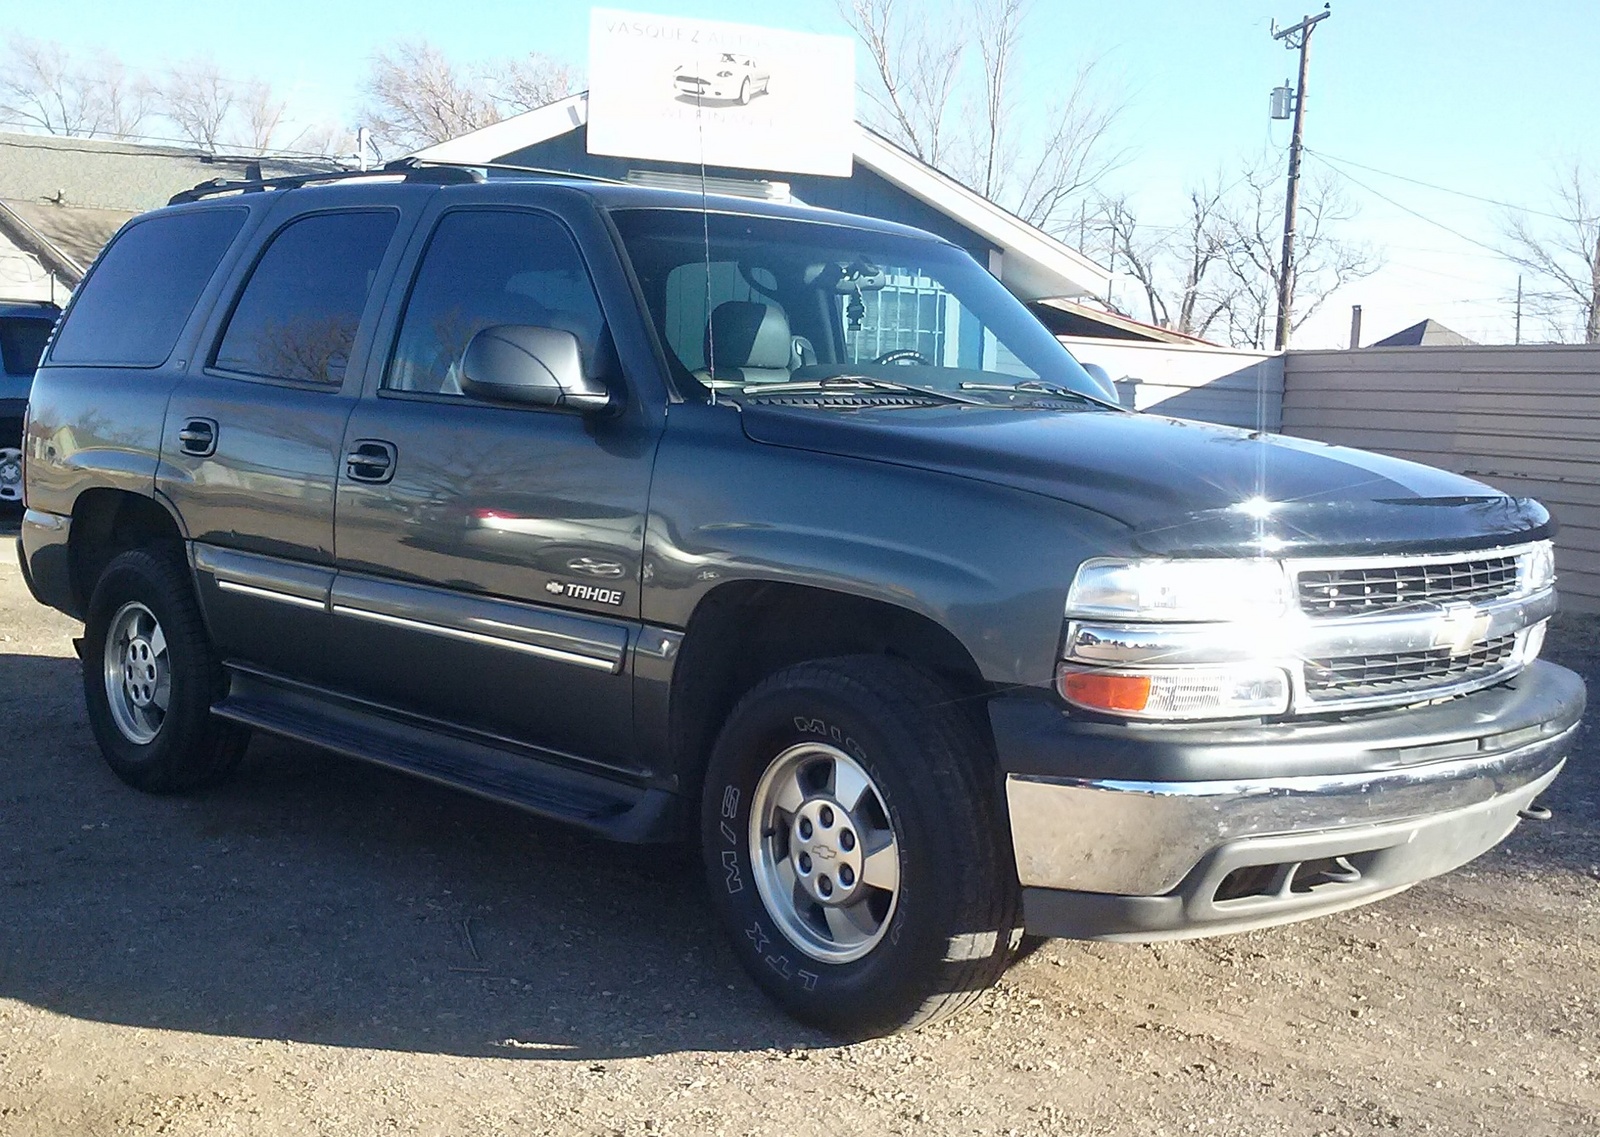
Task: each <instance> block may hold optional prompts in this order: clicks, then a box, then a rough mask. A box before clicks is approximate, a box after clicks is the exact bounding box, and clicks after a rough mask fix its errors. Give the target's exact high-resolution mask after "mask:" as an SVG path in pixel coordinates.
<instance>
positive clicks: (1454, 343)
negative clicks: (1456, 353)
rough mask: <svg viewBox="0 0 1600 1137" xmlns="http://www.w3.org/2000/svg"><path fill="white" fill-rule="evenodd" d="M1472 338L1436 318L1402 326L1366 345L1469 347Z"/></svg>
mask: <svg viewBox="0 0 1600 1137" xmlns="http://www.w3.org/2000/svg"><path fill="white" fill-rule="evenodd" d="M1473 342H1474V341H1472V340H1469V339H1468V338H1467V337H1466V336H1464V335H1462V334H1461V333H1460V332H1456V331H1451V330H1450V329H1449V328H1447V327H1445V326H1444V325H1443V324H1441V323H1440V322H1439V321H1438V320H1424V321H1422V323H1420V324H1412V325H1411V326H1410V327H1409V328H1402V329H1401V330H1400V331H1398V332H1396V333H1395V334H1394V335H1392V336H1387V337H1385V338H1383V339H1381V340H1379V341H1378V342H1377V343H1370V344H1368V345H1367V346H1368V347H1470V346H1473Z"/></svg>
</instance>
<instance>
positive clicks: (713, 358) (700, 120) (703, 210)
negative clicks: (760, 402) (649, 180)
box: [694, 53, 717, 406]
mask: <svg viewBox="0 0 1600 1137" xmlns="http://www.w3.org/2000/svg"><path fill="white" fill-rule="evenodd" d="M695 67H696V69H697V70H699V71H703V70H704V68H703V67H702V66H701V62H700V59H699V56H698V53H697V54H696V57H695ZM694 122H695V129H696V131H697V133H698V134H699V140H700V232H701V237H702V240H703V242H704V243H703V245H702V247H703V248H704V250H705V265H706V375H707V376H709V377H710V380H711V381H710V383H709V384H708V386H710V388H711V405H712V406H716V405H717V331H716V327H717V325H716V321H715V320H713V319H712V318H711V316H712V310H711V208H710V205H709V203H708V202H707V200H706V101H705V93H704V90H702V91H701V93H700V94H697V95H696V96H695V100H694Z"/></svg>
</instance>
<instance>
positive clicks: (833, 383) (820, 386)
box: [741, 375, 1009, 407]
mask: <svg viewBox="0 0 1600 1137" xmlns="http://www.w3.org/2000/svg"><path fill="white" fill-rule="evenodd" d="M961 385H962V386H963V387H965V386H967V384H965V383H963V384H961ZM841 387H846V388H848V387H857V388H866V389H867V390H872V391H895V392H899V393H902V394H908V395H922V396H924V397H926V398H929V399H942V400H944V401H945V402H947V403H964V404H966V405H967V406H972V407H986V406H989V405H990V404H988V403H986V402H984V401H983V400H982V399H969V398H967V397H966V396H965V395H958V394H956V393H955V392H954V391H941V390H939V389H938V388H937V387H918V386H916V385H914V384H911V383H900V382H896V381H895V380H893V379H875V378H873V377H872V376H870V375H829V376H827V377H826V378H823V379H791V380H789V381H788V382H785V383H749V384H746V385H745V386H744V387H743V388H741V390H742V391H743V392H744V394H746V395H762V394H769V393H781V392H786V391H828V390H836V389H838V388H841ZM1008 389H1009V388H1008Z"/></svg>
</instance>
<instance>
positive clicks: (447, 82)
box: [363, 40, 577, 153]
mask: <svg viewBox="0 0 1600 1137" xmlns="http://www.w3.org/2000/svg"><path fill="white" fill-rule="evenodd" d="M576 84H577V75H576V73H575V72H574V71H573V69H572V68H570V67H568V66H567V65H565V64H563V63H561V62H559V61H557V60H555V59H552V58H550V57H549V56H545V55H540V54H539V53H537V52H530V53H529V54H527V55H525V56H520V57H517V58H513V59H503V60H498V61H495V62H492V63H488V64H478V65H460V64H457V63H455V62H452V61H451V60H450V59H449V58H448V57H447V56H446V55H445V54H444V52H442V51H440V50H439V48H437V47H435V46H434V45H433V44H431V43H429V42H428V41H426V40H401V41H399V42H398V43H395V44H393V45H391V46H390V47H388V48H386V49H384V50H382V51H379V52H378V53H377V54H376V55H374V56H373V57H372V64H371V67H370V68H369V70H368V72H367V78H366V81H365V83H363V89H364V91H365V93H366V96H367V105H366V112H365V121H366V123H367V125H368V128H369V129H370V130H371V131H372V138H373V141H374V143H376V145H377V146H378V148H379V150H380V151H382V152H385V153H394V152H404V151H409V150H419V149H421V148H422V147H424V146H431V145H433V144H435V143H438V142H443V141H445V140H446V139H449V138H455V137H457V136H458V135H462V134H466V133H467V132H469V131H473V130H478V129H479V128H481V127H485V126H490V125H492V124H493V123H496V122H499V121H500V120H501V119H503V118H506V117H508V116H509V115H513V114H520V113H522V112H523V111H528V110H532V109H534V108H535V107H541V106H544V105H545V104H547V103H551V102H554V101H555V100H556V99H559V98H562V97H564V96H566V95H568V94H571V93H572V90H573V89H574V87H575V86H576Z"/></svg>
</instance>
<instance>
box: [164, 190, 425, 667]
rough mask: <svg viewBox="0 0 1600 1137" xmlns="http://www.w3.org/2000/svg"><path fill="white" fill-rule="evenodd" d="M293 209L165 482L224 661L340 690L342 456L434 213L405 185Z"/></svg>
mask: <svg viewBox="0 0 1600 1137" xmlns="http://www.w3.org/2000/svg"><path fill="white" fill-rule="evenodd" d="M423 193H426V191H423ZM297 195H298V196H297ZM283 196H284V201H283V202H282V204H281V206H280V207H279V208H278V209H276V210H275V211H274V213H273V215H272V216H271V217H270V218H269V219H268V223H267V226H266V228H267V229H268V230H269V233H268V235H267V236H266V237H265V238H264V240H263V242H262V243H261V245H260V246H259V252H258V254H257V255H256V256H255V257H253V258H250V259H248V261H247V263H245V264H243V265H241V266H240V268H239V269H238V270H237V272H236V273H235V279H234V280H233V281H231V282H230V287H229V289H228V291H227V292H226V293H224V297H225V299H224V302H223V303H221V304H219V306H218V311H217V312H215V313H214V314H213V316H212V319H211V320H210V321H209V323H208V327H207V333H206V335H205V337H204V338H203V339H202V341H201V345H200V351H199V352H198V353H197V354H198V358H197V359H196V360H195V361H194V362H193V364H192V365H191V367H190V370H189V373H188V375H187V376H186V377H185V378H184V380H183V381H182V383H180V384H179V386H178V388H177V390H175V391H174V392H173V395H172V400H171V402H170V404H169V405H168V410H167V418H166V425H165V428H164V433H163V439H162V452H161V465H160V469H159V472H158V476H157V484H158V488H159V490H160V492H161V493H163V494H165V495H166V496H167V497H168V498H169V499H170V500H171V501H172V503H173V504H174V505H175V506H176V507H177V509H178V511H179V512H180V514H181V515H182V517H183V520H184V523H185V525H186V526H187V528H188V534H189V536H190V538H192V540H193V542H194V544H193V549H194V558H195V567H196V569H197V570H198V574H199V581H200V590H201V599H202V603H203V604H204V607H205V610H206V615H207V619H208V622H209V623H210V625H211V630H212V635H213V638H214V639H215V641H216V643H217V645H218V648H219V650H220V651H221V652H222V653H223V655H224V656H225V657H227V658H229V659H231V660H234V661H238V662H244V663H247V664H253V665H256V666H258V667H261V668H264V669H266V670H269V671H272V672H278V673H282V674H286V675H290V676H293V677H296V678H300V679H309V680H330V679H332V678H334V676H333V675H332V673H331V672H330V671H329V670H328V669H327V666H326V663H327V652H326V636H327V631H328V628H327V625H328V616H327V612H326V600H327V596H328V593H329V590H330V588H331V586H332V582H333V576H334V563H333V505H334V490H335V483H336V480H337V473H338V469H339V459H340V449H339V446H340V443H341V441H342V440H343V437H344V426H345V420H346V419H347V418H348V417H349V415H350V410H351V408H352V407H353V406H354V405H355V402H356V399H357V397H358V395H359V393H360V386H361V376H362V367H363V363H364V359H365V356H366V353H367V351H368V350H369V345H370V342H371V332H372V322H373V317H374V316H375V314H376V312H377V310H378V308H379V306H380V301H381V297H382V296H383V285H384V283H385V280H386V278H387V276H388V275H390V274H392V272H393V268H394V265H395V263H396V262H397V260H398V257H399V250H400V247H401V246H402V245H403V244H404V241H403V235H404V232H405V230H406V229H407V228H408V225H407V222H408V221H410V220H414V218H415V215H416V212H417V211H418V210H419V209H420V205H421V201H420V199H419V198H420V195H417V194H397V193H396V187H391V188H387V189H386V191H385V192H383V193H381V194H379V193H375V192H374V191H373V190H372V189H371V188H366V187H337V188H330V189H326V190H295V191H290V192H287V193H285V194H284V195H283ZM397 198H399V199H402V200H401V202H400V204H397ZM406 202H410V203H413V204H412V205H411V206H410V212H411V216H410V217H408V216H407V207H406ZM391 250H392V251H391Z"/></svg>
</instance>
